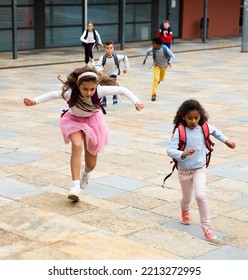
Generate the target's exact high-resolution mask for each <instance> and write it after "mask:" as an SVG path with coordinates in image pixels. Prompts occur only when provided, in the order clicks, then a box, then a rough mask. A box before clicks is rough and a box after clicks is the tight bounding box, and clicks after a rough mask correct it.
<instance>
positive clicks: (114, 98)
mask: <svg viewBox="0 0 248 280" xmlns="http://www.w3.org/2000/svg"><path fill="white" fill-rule="evenodd" d="M117 103H118V97H117V95H114V96H113V104H114V105H115V104H117Z"/></svg>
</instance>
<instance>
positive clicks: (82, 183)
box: [80, 171, 90, 189]
mask: <svg viewBox="0 0 248 280" xmlns="http://www.w3.org/2000/svg"><path fill="white" fill-rule="evenodd" d="M89 178H90V176H89V174H84V173H83V171H82V178H81V181H80V188H81V189H86V188H87V187H88V183H89Z"/></svg>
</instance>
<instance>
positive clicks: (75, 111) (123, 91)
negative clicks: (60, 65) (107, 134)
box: [34, 85, 140, 117]
mask: <svg viewBox="0 0 248 280" xmlns="http://www.w3.org/2000/svg"><path fill="white" fill-rule="evenodd" d="M71 93H72V90H71V89H68V90H67V91H66V92H65V93H64V98H65V101H69V100H70V98H71ZM97 95H98V97H99V98H101V97H103V96H107V95H110V96H112V95H124V96H126V97H127V98H128V99H129V100H130V101H131V102H132V103H133V104H136V103H137V102H139V101H140V99H139V98H137V97H136V96H135V95H134V94H133V93H132V92H131V91H130V90H129V89H127V88H125V87H121V86H101V85H98V86H97ZM59 98H62V99H63V97H62V91H50V92H48V93H46V94H43V95H40V96H38V97H35V98H34V100H35V102H36V104H40V103H44V102H47V101H50V100H53V99H59ZM83 101H84V102H85V103H87V104H89V105H90V107H91V109H92V112H86V111H83V110H82V109H80V108H77V107H76V106H73V107H70V108H69V112H70V113H71V114H72V115H74V116H78V117H89V116H91V115H92V114H94V113H95V112H97V111H99V110H100V109H99V108H97V107H96V106H95V105H94V104H93V102H92V100H91V98H90V97H89V98H83Z"/></svg>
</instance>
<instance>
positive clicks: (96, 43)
mask: <svg viewBox="0 0 248 280" xmlns="http://www.w3.org/2000/svg"><path fill="white" fill-rule="evenodd" d="M92 31H93V36H94V40H95V45H96V48H97V50H98V45H99V44H98V40H97V36H96V31H95V29H94V28H93V29H92ZM88 33H89V30H88V29H86V34H85V36H84V39H86V38H87V37H88ZM83 44H84V43H83Z"/></svg>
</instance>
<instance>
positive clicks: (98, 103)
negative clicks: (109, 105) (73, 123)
mask: <svg viewBox="0 0 248 280" xmlns="http://www.w3.org/2000/svg"><path fill="white" fill-rule="evenodd" d="M91 101H92V103H93V104H94V105H96V106H97V107H100V108H101V109H102V112H103V114H107V112H106V110H105V109H104V107H103V106H102V104H101V101H100V99H99V98H98V95H97V90H96V91H95V93H94V94H93V95H92V96H91ZM67 104H68V106H69V107H70V108H71V107H73V106H74V105H75V101H74V100H73V99H72V98H70V99H69V100H68V101H67ZM68 110H69V109H67V110H63V111H62V114H61V117H63V115H64V114H65V113H66V112H67V111H68Z"/></svg>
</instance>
